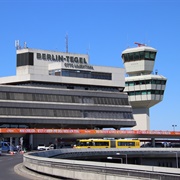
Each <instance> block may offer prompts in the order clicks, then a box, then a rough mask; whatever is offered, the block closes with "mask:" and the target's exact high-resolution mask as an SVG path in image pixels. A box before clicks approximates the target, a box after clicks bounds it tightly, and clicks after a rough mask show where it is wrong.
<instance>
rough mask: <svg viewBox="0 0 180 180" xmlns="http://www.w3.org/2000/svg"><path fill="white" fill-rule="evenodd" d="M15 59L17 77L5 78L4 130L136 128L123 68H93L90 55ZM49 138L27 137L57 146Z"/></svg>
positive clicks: (30, 54)
mask: <svg viewBox="0 0 180 180" xmlns="http://www.w3.org/2000/svg"><path fill="white" fill-rule="evenodd" d="M16 54H17V58H16V61H17V63H16V64H17V65H16V75H15V76H9V77H1V78H0V128H73V129H75V128H81V129H102V128H114V129H121V128H122V127H133V126H135V125H136V122H135V120H134V118H133V114H132V107H131V105H130V104H129V101H128V95H127V93H125V92H123V90H124V88H125V78H124V74H125V70H124V68H116V67H105V66H94V65H90V64H89V60H88V55H87V54H73V53H65V52H56V51H48V50H39V49H30V48H26V47H25V48H18V49H17V51H16ZM1 136H3V135H1ZM47 136H49V135H46V137H45V135H43V136H42V135H28V137H27V138H26V140H27V141H28V143H30V144H32V145H33V146H35V145H37V144H38V143H44V141H45V140H46V141H52V137H47ZM40 141H41V142H40ZM42 141H43V142H42ZM15 143H17V140H15Z"/></svg>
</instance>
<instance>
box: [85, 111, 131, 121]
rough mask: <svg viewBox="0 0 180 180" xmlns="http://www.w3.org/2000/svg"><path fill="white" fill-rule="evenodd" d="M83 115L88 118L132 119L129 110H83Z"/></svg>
mask: <svg viewBox="0 0 180 180" xmlns="http://www.w3.org/2000/svg"><path fill="white" fill-rule="evenodd" d="M84 115H85V117H88V118H103V119H133V116H132V113H130V112H112V111H111V112H107V111H106V112H102V111H100V112H94V111H92V112H85V114H84Z"/></svg>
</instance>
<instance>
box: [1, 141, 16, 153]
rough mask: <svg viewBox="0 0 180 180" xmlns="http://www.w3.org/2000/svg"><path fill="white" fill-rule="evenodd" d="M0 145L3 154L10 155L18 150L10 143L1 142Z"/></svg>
mask: <svg viewBox="0 0 180 180" xmlns="http://www.w3.org/2000/svg"><path fill="white" fill-rule="evenodd" d="M0 144H1V145H0V146H1V151H2V152H5V153H8V152H16V151H17V148H16V147H15V146H14V145H13V144H10V142H4V141H1V142H0Z"/></svg>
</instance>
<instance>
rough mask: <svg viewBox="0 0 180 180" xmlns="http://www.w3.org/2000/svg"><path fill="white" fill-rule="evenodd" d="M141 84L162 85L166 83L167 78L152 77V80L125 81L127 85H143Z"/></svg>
mask: <svg viewBox="0 0 180 180" xmlns="http://www.w3.org/2000/svg"><path fill="white" fill-rule="evenodd" d="M141 84H157V85H158V84H160V85H166V80H155V79H150V80H141V81H128V82H125V86H136V85H141Z"/></svg>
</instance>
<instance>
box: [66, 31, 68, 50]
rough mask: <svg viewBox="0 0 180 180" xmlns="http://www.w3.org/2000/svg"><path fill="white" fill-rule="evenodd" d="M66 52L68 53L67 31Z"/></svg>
mask: <svg viewBox="0 0 180 180" xmlns="http://www.w3.org/2000/svg"><path fill="white" fill-rule="evenodd" d="M66 52H67V53H68V34H67V33H66Z"/></svg>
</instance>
